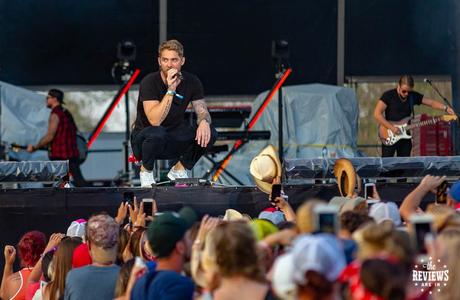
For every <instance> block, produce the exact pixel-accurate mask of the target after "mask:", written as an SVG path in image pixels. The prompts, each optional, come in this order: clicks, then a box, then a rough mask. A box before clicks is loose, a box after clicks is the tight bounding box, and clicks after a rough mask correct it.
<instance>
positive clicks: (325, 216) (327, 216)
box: [318, 212, 337, 234]
mask: <svg viewBox="0 0 460 300" xmlns="http://www.w3.org/2000/svg"><path fill="white" fill-rule="evenodd" d="M318 218H319V228H318V230H319V231H320V232H327V233H332V234H335V233H336V228H337V227H336V222H337V215H336V214H335V213H321V212H320V213H318Z"/></svg>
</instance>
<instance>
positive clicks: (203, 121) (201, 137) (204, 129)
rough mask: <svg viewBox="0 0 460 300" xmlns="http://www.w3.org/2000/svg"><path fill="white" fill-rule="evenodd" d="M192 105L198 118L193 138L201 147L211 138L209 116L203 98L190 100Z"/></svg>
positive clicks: (205, 145)
mask: <svg viewBox="0 0 460 300" xmlns="http://www.w3.org/2000/svg"><path fill="white" fill-rule="evenodd" d="M192 105H193V110H195V113H196V116H197V119H198V121H197V123H198V128H197V129H196V136H195V140H196V142H197V144H198V145H200V146H201V147H207V146H208V143H209V141H210V140H211V128H210V126H209V124H211V116H210V115H209V111H208V108H207V107H206V103H205V102H204V100H203V99H200V100H195V101H192Z"/></svg>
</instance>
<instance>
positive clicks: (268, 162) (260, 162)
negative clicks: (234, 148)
mask: <svg viewBox="0 0 460 300" xmlns="http://www.w3.org/2000/svg"><path fill="white" fill-rule="evenodd" d="M249 173H251V175H252V177H253V178H254V181H255V182H256V185H257V187H258V188H259V189H260V190H261V191H262V192H264V193H266V194H270V193H271V191H272V185H273V179H275V178H277V177H281V162H280V160H279V158H278V154H277V153H276V150H275V148H274V147H273V146H272V145H268V146H267V147H265V149H263V150H262V151H261V152H260V153H259V154H258V155H257V156H256V157H254V158H253V159H252V161H251V165H250V166H249Z"/></svg>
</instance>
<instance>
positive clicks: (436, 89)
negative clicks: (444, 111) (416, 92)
mask: <svg viewBox="0 0 460 300" xmlns="http://www.w3.org/2000/svg"><path fill="white" fill-rule="evenodd" d="M426 82H427V83H428V84H429V85H430V86H431V87H432V88H433V90H434V91H435V92H436V93H437V94H438V95H439V97H441V99H442V100H443V101H444V103H445V104H446V105H447V107H450V108H451V109H452V110H453V111H454V113H455V115H456V116H457V117H458V113H457V112H456V111H455V110H454V108H453V107H452V106H451V105H450V103H449V100H447V98H446V97H444V96H443V95H442V94H441V92H440V91H439V89H438V88H437V87H436V86H435V85H434V84H433V83H432V82H431V80H426ZM457 122H458V119H457Z"/></svg>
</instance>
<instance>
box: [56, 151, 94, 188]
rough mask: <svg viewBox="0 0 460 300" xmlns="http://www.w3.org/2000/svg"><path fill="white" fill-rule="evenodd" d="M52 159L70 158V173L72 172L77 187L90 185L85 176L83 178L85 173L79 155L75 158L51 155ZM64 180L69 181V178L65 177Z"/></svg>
mask: <svg viewBox="0 0 460 300" xmlns="http://www.w3.org/2000/svg"><path fill="white" fill-rule="evenodd" d="M50 160H69V173H70V174H72V177H73V181H74V185H75V186H76V187H82V186H87V185H88V183H87V182H86V180H85V178H83V174H82V173H81V170H80V162H79V159H78V157H73V158H57V157H50ZM66 177H67V176H66ZM64 180H65V181H68V180H69V178H64Z"/></svg>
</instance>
